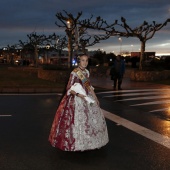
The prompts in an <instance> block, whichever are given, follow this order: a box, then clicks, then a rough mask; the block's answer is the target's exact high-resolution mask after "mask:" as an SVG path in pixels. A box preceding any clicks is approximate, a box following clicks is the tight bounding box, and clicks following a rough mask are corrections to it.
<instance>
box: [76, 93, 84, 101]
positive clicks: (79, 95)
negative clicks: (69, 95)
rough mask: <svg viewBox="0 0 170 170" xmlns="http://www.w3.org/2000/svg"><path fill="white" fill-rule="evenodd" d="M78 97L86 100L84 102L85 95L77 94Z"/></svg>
mask: <svg viewBox="0 0 170 170" xmlns="http://www.w3.org/2000/svg"><path fill="white" fill-rule="evenodd" d="M76 96H77V97H80V98H82V99H84V100H85V97H86V96H85V95H84V94H77V95H76Z"/></svg>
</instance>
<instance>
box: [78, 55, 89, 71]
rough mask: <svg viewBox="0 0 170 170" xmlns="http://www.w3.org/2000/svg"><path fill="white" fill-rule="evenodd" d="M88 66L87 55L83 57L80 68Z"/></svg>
mask: <svg viewBox="0 0 170 170" xmlns="http://www.w3.org/2000/svg"><path fill="white" fill-rule="evenodd" d="M87 65H88V56H86V55H83V56H81V57H80V63H79V66H80V67H81V68H86V67H87Z"/></svg>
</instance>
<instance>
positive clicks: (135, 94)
mask: <svg viewBox="0 0 170 170" xmlns="http://www.w3.org/2000/svg"><path fill="white" fill-rule="evenodd" d="M153 94H162V92H145V93H144V92H142V93H130V94H129V93H128V94H114V95H109V96H104V97H103V98H106V97H116V96H122V97H125V96H139V95H140V96H146V95H153Z"/></svg>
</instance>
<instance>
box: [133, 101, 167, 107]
mask: <svg viewBox="0 0 170 170" xmlns="http://www.w3.org/2000/svg"><path fill="white" fill-rule="evenodd" d="M165 103H170V100H163V101H154V102H146V103H139V104H133V105H130V106H144V105H153V104H165Z"/></svg>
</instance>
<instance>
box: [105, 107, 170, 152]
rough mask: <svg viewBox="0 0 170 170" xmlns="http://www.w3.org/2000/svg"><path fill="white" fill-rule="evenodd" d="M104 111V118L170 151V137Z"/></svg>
mask: <svg viewBox="0 0 170 170" xmlns="http://www.w3.org/2000/svg"><path fill="white" fill-rule="evenodd" d="M102 111H103V114H104V116H105V117H106V118H107V119H109V120H111V121H113V122H116V123H118V124H119V125H122V126H124V127H126V128H127V129H130V130H132V131H133V132H136V133H138V134H140V135H142V136H144V137H146V138H148V139H150V140H152V141H154V142H156V143H158V144H161V145H162V146H165V147H167V148H168V149H170V138H169V137H168V136H165V135H161V134H159V133H157V132H154V131H152V130H150V129H147V128H145V127H143V126H140V125H138V124H136V123H134V122H131V121H129V120H126V119H124V118H122V117H120V116H117V115H115V114H113V113H110V112H108V111H106V110H102Z"/></svg>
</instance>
